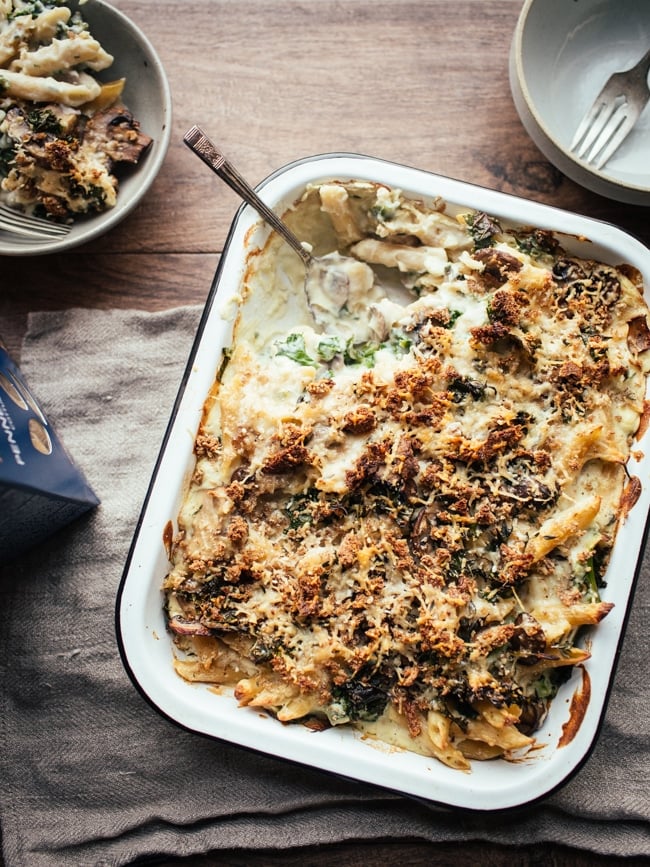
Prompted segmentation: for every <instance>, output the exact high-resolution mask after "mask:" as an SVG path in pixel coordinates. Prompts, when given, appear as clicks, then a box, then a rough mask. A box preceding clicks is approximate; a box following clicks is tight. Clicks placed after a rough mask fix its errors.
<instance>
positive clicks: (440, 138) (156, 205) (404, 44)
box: [0, 0, 650, 867]
mask: <svg viewBox="0 0 650 867" xmlns="http://www.w3.org/2000/svg"><path fill="white" fill-rule="evenodd" d="M522 2H523V0H400V2H394V0H309V2H305V0H303V2H299V0H238V2H232V0H230V2H229V0H191V2H190V0H186V2H184V3H179V2H178V0H113V3H114V5H115V6H117V7H118V8H119V9H121V10H122V11H123V12H125V13H126V14H127V15H128V16H129V17H131V18H132V19H133V20H134V21H135V22H136V23H138V24H139V25H140V26H141V27H142V28H143V29H144V30H145V32H146V33H147V35H148V37H149V39H150V40H151V42H152V43H153V44H154V46H155V47H156V49H157V51H158V53H159V55H160V58H161V60H162V62H163V64H164V66H165V67H166V70H167V74H168V77H169V82H170V85H171V89H172V94H173V99H174V120H173V134H172V142H171V147H170V150H169V152H168V156H167V159H166V161H165V164H164V165H163V167H162V170H161V172H160V174H159V176H158V178H157V180H156V182H155V183H154V185H153V187H152V188H151V190H150V191H149V193H148V195H147V196H146V198H145V199H144V201H143V202H142V203H141V205H140V206H139V208H138V209H137V210H136V211H135V212H134V213H133V214H131V216H130V217H128V218H127V219H126V220H125V221H124V222H123V223H121V224H120V225H119V226H117V227H116V228H115V229H113V230H112V231H111V232H110V233H109V234H108V235H106V236H104V237H102V238H100V239H97V240H95V241H93V242H91V243H89V244H87V245H86V246H83V247H81V248H78V249H77V250H75V251H74V252H72V253H67V254H61V255H52V256H44V257H35V258H31V259H30V258H13V257H2V261H1V262H0V335H2V336H3V339H4V341H5V343H6V344H7V345H8V347H9V349H10V351H11V352H12V353H13V354H14V356H15V357H16V358H19V355H20V343H21V339H22V335H23V333H24V329H25V324H26V317H27V314H28V313H29V312H30V311H33V310H58V309H63V308H67V307H73V306H83V307H90V308H113V307H116V308H117V307H119V308H137V309H144V310H152V311H153V310H164V309H167V308H171V307H175V306H177V305H183V304H197V303H202V302H203V301H204V300H205V298H206V295H207V293H208V290H209V288H210V282H211V279H212V277H213V274H214V271H215V268H216V265H217V262H218V259H219V254H220V251H221V249H222V245H223V242H224V240H225V238H226V234H227V231H228V227H229V225H230V222H231V220H232V218H233V215H234V213H235V211H236V209H237V207H238V206H239V201H238V199H237V198H236V196H235V194H234V193H232V192H231V191H230V190H229V189H227V188H226V187H225V186H224V185H223V183H222V182H221V181H220V180H219V179H218V178H216V177H215V176H213V175H211V174H210V173H209V172H208V170H207V169H206V168H205V166H203V164H202V163H200V161H199V160H198V159H197V158H196V157H195V156H193V155H192V154H191V153H190V152H189V151H188V150H187V148H186V147H185V146H184V145H183V144H182V135H183V133H184V132H185V131H186V130H187V129H188V128H189V127H190V126H191V125H192V124H194V123H198V124H200V125H201V126H203V127H204V128H205V130H206V131H207V132H208V134H209V135H210V136H211V137H212V138H213V139H214V140H215V141H217V142H218V143H219V144H220V145H221V147H222V148H223V150H224V151H225V152H226V154H227V155H228V156H229V157H230V158H231V160H232V161H233V162H234V163H235V165H237V166H238V168H239V169H240V170H241V171H242V173H243V174H244V175H245V176H246V177H247V178H248V179H249V181H251V182H252V183H258V182H259V181H261V180H262V179H263V178H264V177H266V176H267V175H268V174H270V173H271V172H272V171H274V170H275V169H277V168H279V167H280V166H282V165H283V164H285V163H287V162H290V161H291V160H294V159H297V158H301V157H305V156H309V155H313V154H319V153H325V152H334V151H352V152H355V153H363V154H368V155H371V156H376V157H380V158H383V159H387V160H393V161H397V162H401V163H406V164H408V165H412V166H416V167H418V168H422V169H426V170H430V171H433V172H436V173H439V174H443V175H449V176H451V177H454V178H458V179H461V180H464V181H469V182H471V183H474V184H479V185H483V186H487V187H490V188H494V189H498V190H503V191H505V192H508V193H514V194H516V195H520V196H524V197H527V198H530V199H533V200H535V201H541V202H546V203H550V204H554V205H558V206H560V207H564V208H567V209H570V210H574V211H578V212H579V213H582V214H586V215H589V216H592V217H596V218H599V219H603V220H607V221H610V222H613V223H615V224H617V225H619V226H621V227H623V228H626V229H628V230H630V231H631V232H633V233H634V234H636V235H637V236H638V237H640V238H641V239H642V240H643V241H645V242H646V243H650V219H649V217H650V212H649V211H648V209H646V208H640V207H631V206H626V205H622V204H617V203H615V202H612V201H609V200H607V199H604V198H601V197H599V196H597V195H595V194H592V193H589V192H587V191H586V190H583V189H581V188H580V187H578V186H577V185H575V184H574V183H573V182H571V181H569V180H568V179H567V178H565V177H564V176H563V175H562V174H561V173H560V172H559V171H557V170H556V169H555V168H554V167H553V166H552V165H550V164H549V163H548V162H547V161H546V159H545V158H544V157H543V156H542V154H541V153H540V152H539V151H538V150H537V148H536V147H535V145H534V144H533V142H532V141H531V139H530V138H529V137H528V135H527V133H526V132H525V130H524V128H523V127H522V125H521V122H520V120H519V117H518V115H517V113H516V111H515V108H514V105H513V102H512V99H511V95H510V90H509V84H508V51H509V46H510V40H511V37H512V33H513V30H514V27H515V24H516V20H517V16H518V14H519V10H520V8H521V5H522ZM61 363H64V361H63V359H62V360H61ZM251 845H252V846H254V841H252V842H251ZM335 861H336V863H337V864H339V865H344V867H345V865H347V867H352V865H361V864H364V865H365V864H368V863H375V862H379V861H387V862H388V863H398V862H399V863H401V864H403V865H424V864H438V865H443V864H444V865H446V864H449V865H451V864H454V865H457V867H463V865H469V864H470V863H471V864H474V863H476V862H477V861H478V862H479V863H481V864H484V865H505V864H506V863H508V864H511V863H513V862H514V863H516V864H521V865H533V864H542V863H543V864H555V865H583V864H584V865H587V864H589V865H591V864H598V863H603V864H605V863H607V864H611V863H613V862H614V861H615V859H612V858H607V859H599V858H597V857H594V856H593V855H588V854H587V853H579V852H576V851H574V850H567V849H563V848H561V847H550V848H547V849H545V850H540V848H539V847H532V846H531V847H529V848H525V849H521V850H517V851H516V853H513V851H512V850H511V849H508V848H506V847H501V846H487V845H485V844H482V843H481V844H478V843H469V844H467V845H464V846H459V845H457V844H454V845H448V846H439V845H435V846H433V845H428V844H422V843H419V842H417V841H411V842H408V843H396V842H381V843H380V844H359V843H350V844H345V845H340V846H336V847H328V848H324V849H318V850H312V851H308V852H305V851H304V850H298V851H295V852H294V851H286V852H279V853H256V852H247V853H245V854H241V853H239V854H238V853H225V854H223V853H222V854H220V855H218V856H213V857H209V856H204V857H200V858H194V859H190V861H189V862H188V861H173V862H172V861H171V860H169V861H167V862H165V863H166V864H167V865H171V864H172V863H174V864H188V863H190V864H192V865H197V867H199V865H200V867H208V865H213V864H217V863H218V864H220V865H244V864H246V865H252V864H268V865H293V864H296V865H297V864H307V865H310V864H311V865H324V864H329V863H334V862H335ZM625 863H626V864H636V863H639V864H640V863H642V862H641V861H639V860H636V861H635V860H633V861H629V860H628V861H626V862H625ZM644 863H647V862H644Z"/></svg>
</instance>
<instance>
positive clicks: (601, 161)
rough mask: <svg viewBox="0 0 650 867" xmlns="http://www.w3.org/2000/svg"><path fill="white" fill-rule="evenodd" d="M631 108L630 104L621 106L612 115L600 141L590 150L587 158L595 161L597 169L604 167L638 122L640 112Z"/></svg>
mask: <svg viewBox="0 0 650 867" xmlns="http://www.w3.org/2000/svg"><path fill="white" fill-rule="evenodd" d="M629 109H630V107H629V106H621V108H619V110H618V111H617V112H616V113H615V114H614V115H613V116H612V120H611V122H610V124H609V126H608V127H607V128H605V129H604V130H603V131H602V133H601V134H600V136H599V138H598V141H596V143H595V144H594V146H593V148H592V149H591V151H590V152H589V156H588V157H587V159H588V161H589V162H594V165H595V166H596V168H597V169H600V168H602V167H603V166H604V165H605V163H606V162H607V160H609V159H610V157H611V156H612V155H613V154H614V152H615V151H617V150H618V148H619V147H620V146H621V145H622V144H623V142H624V141H625V139H626V138H627V136H628V133H629V132H630V130H631V129H632V127H633V126H634V124H635V123H636V121H637V118H638V116H639V112H635V111H634V110H631V111H630V110H629ZM626 111H627V112H628V113H626Z"/></svg>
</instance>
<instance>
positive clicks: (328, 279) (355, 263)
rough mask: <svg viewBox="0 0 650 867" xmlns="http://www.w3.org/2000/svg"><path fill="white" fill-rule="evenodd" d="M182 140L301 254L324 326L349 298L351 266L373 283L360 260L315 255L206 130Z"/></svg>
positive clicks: (314, 309) (315, 312)
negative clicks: (366, 275)
mask: <svg viewBox="0 0 650 867" xmlns="http://www.w3.org/2000/svg"><path fill="white" fill-rule="evenodd" d="M183 142H184V143H185V144H186V145H187V146H188V147H189V148H190V150H192V151H193V152H194V153H195V154H196V155H197V156H198V157H199V158H200V159H202V160H203V162H204V163H205V164H206V165H207V166H209V167H210V168H211V169H212V171H213V172H215V173H216V174H217V175H219V177H220V178H221V179H222V180H223V181H225V182H226V183H227V184H228V186H229V187H230V188H231V189H232V190H234V191H235V192H236V193H237V195H239V196H240V197H241V198H242V199H243V200H244V201H245V202H246V203H247V204H249V205H250V206H251V207H252V208H254V209H255V210H256V211H257V213H258V214H259V215H260V216H261V217H263V218H264V220H266V222H267V223H268V224H269V225H270V226H271V227H272V228H273V229H275V231H276V232H277V233H278V234H279V235H281V236H282V237H283V238H284V240H285V241H286V242H287V244H289V245H290V247H291V248H292V249H293V250H295V252H296V253H297V254H298V255H299V256H300V258H301V259H302V261H303V262H304V263H305V266H306V269H307V270H306V274H305V284H304V289H305V294H306V296H307V304H308V306H309V309H310V312H311V314H312V316H313V318H314V321H315V322H316V323H317V325H319V326H321V327H327V326H329V325H331V324H332V322H333V321H334V320H335V319H336V318H337V316H338V314H339V313H340V311H341V310H342V309H343V307H344V306H345V304H346V303H347V301H348V297H349V293H350V271H349V269H350V268H354V269H359V268H360V267H361V268H363V267H365V268H368V272H369V275H370V276H369V279H370V281H371V282H372V276H371V271H370V269H369V267H368V266H367V265H365V264H363V263H361V262H360V261H359V260H358V259H353V258H352V257H348V256H342V255H341V254H340V253H338V252H334V253H328V254H327V255H326V256H313V255H312V254H311V253H310V252H309V250H308V249H307V248H306V247H305V246H304V245H303V244H302V242H301V241H300V240H299V239H298V238H297V237H296V235H294V233H293V232H292V231H291V229H289V227H288V226H287V225H286V224H285V223H284V222H283V221H282V220H281V219H280V218H279V217H278V215H277V214H275V213H274V212H273V211H272V210H271V209H270V208H269V206H268V205H266V204H265V203H264V202H263V201H262V199H261V198H260V197H259V195H258V194H257V193H256V192H255V190H254V189H253V188H252V187H251V186H250V184H248V182H247V181H246V180H244V178H243V177H242V176H241V175H240V173H239V172H238V171H237V169H236V168H235V167H234V166H233V165H232V164H231V163H230V162H229V161H228V160H227V159H226V158H225V156H224V155H223V154H222V153H221V151H220V150H219V149H218V148H217V147H216V145H215V144H214V143H213V142H211V141H210V139H209V138H208V137H207V135H206V134H205V133H204V132H203V130H201V129H200V128H199V127H198V126H193V127H192V128H191V129H190V130H188V132H186V133H185V135H184V136H183Z"/></svg>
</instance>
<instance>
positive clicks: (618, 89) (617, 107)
mask: <svg viewBox="0 0 650 867" xmlns="http://www.w3.org/2000/svg"><path fill="white" fill-rule="evenodd" d="M649 69H650V50H649V51H647V52H646V53H645V54H644V55H643V57H642V58H641V60H639V62H638V63H637V64H636V65H635V66H633V67H632V68H631V69H626V70H623V71H622V72H615V73H614V74H613V75H612V76H610V78H609V79H608V80H607V82H606V83H605V86H604V87H603V89H602V90H601V91H600V93H599V94H598V96H597V97H596V99H595V100H594V103H593V105H592V107H591V108H590V109H589V111H588V112H587V113H586V114H585V116H584V117H583V119H582V121H581V122H580V125H579V126H578V129H577V130H576V134H575V135H574V137H573V141H572V142H571V150H572V151H574V152H575V154H576V155H577V156H578V157H580V158H581V159H584V160H585V162H587V163H593V164H594V165H595V166H596V168H597V169H601V168H602V167H603V166H604V165H605V163H606V162H607V160H608V159H610V157H611V156H612V155H613V154H614V152H615V151H616V150H617V149H618V148H619V147H620V146H621V145H622V144H623V141H624V140H625V139H626V138H627V136H628V135H629V133H630V132H631V130H632V127H633V126H634V124H635V123H636V122H637V120H638V119H639V115H640V114H641V112H642V111H643V109H644V108H645V106H646V104H647V102H648V100H649V99H650V87H648V70H649Z"/></svg>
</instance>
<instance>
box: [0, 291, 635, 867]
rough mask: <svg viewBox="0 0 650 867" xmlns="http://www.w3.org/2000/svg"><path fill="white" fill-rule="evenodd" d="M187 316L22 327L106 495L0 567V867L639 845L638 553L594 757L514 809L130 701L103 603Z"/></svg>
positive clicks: (61, 318)
mask: <svg viewBox="0 0 650 867" xmlns="http://www.w3.org/2000/svg"><path fill="white" fill-rule="evenodd" d="M199 312H200V311H199V309H198V308H195V307H192V308H181V309H178V310H174V311H171V312H166V313H162V314H146V313H142V312H123V311H119V312H118V311H112V312H98V311H88V310H72V311H67V312H58V313H39V314H35V315H33V316H32V317H31V319H30V323H29V331H28V334H27V336H26V339H25V345H24V350H23V359H22V365H21V366H22V369H23V370H24V372H25V374H26V376H27V379H28V381H29V382H30V385H31V387H32V388H33V390H34V391H35V393H36V394H37V395H38V396H39V399H40V400H41V402H42V403H43V404H44V405H45V407H46V409H47V411H48V412H49V414H50V416H51V418H52V420H53V422H54V424H55V425H56V426H57V429H58V431H59V433H60V434H61V436H62V438H63V439H64V441H65V443H66V445H67V447H68V449H69V451H70V452H71V453H72V455H73V456H74V457H75V459H76V461H77V462H78V463H79V465H80V466H81V468H82V469H83V470H84V472H85V473H86V475H87V477H88V480H89V482H90V484H91V485H92V486H93V488H94V489H95V491H96V492H97V494H98V496H99V497H100V498H101V500H102V505H101V506H100V507H99V508H98V509H97V510H96V511H95V512H93V513H92V514H89V515H87V516H84V517H83V518H81V519H79V520H78V521H77V522H76V523H75V524H74V525H71V526H70V527H68V528H66V529H65V530H63V531H61V532H59V533H58V534H57V535H56V536H55V537H53V538H52V539H51V540H50V542H49V543H47V544H44V545H42V546H41V547H40V548H39V549H37V550H33V551H31V552H30V553H29V554H28V555H26V556H24V557H23V558H22V559H20V560H19V561H17V562H14V563H12V564H10V565H6V566H4V567H3V568H2V569H0V593H1V594H2V600H3V604H2V612H3V613H2V617H0V666H1V667H2V673H1V679H0V697H1V712H2V719H1V727H0V805H1V811H2V812H1V819H2V833H3V846H4V857H5V859H6V864H7V867H18V865H25V867H53V865H61V864H66V865H69V867H75V865H84V867H88V865H92V864H94V865H118V864H125V863H128V862H129V861H131V860H133V859H135V858H137V857H145V856H154V855H160V856H163V855H172V854H173V855H188V854H191V853H198V852H205V851H208V850H211V849H220V848H223V849H226V848H239V847H241V848H253V847H254V848H265V847H291V846H298V845H303V846H304V845H314V844H324V843H329V842H335V841H341V840H364V839H376V840H378V839H387V838H403V839H410V840H413V839H419V840H429V841H454V840H464V839H465V840H486V841H494V842H499V843H509V844H516V843H527V844H530V843H534V842H544V841H554V842H558V843H564V844H567V845H569V846H575V847H581V848H584V849H587V850H591V851H593V852H597V853H602V854H611V855H636V856H640V855H648V854H650V833H649V832H650V798H649V797H648V795H649V789H648V779H649V778H650V726H649V721H648V707H649V706H650V690H649V689H648V666H647V656H646V652H647V648H646V647H645V646H644V639H645V636H646V634H647V633H646V627H647V623H648V620H649V615H650V611H649V610H648V608H649V603H650V586H649V582H648V576H649V575H650V559H649V560H647V562H646V567H645V569H644V574H643V576H642V578H641V580H640V583H639V587H638V590H637V594H636V604H635V606H634V609H633V611H632V615H631V618H630V622H629V628H628V633H627V640H626V642H625V645H624V649H623V654H622V658H621V661H620V665H619V670H618V676H617V679H616V685H615V688H614V692H613V694H612V697H611V700H610V704H609V709H608V712H607V717H606V720H605V724H604V727H603V730H602V733H601V736H600V739H599V741H598V744H597V746H596V749H595V751H594V752H593V754H592V757H591V758H590V760H589V761H588V762H587V764H586V765H585V766H584V768H583V769H582V770H581V771H580V773H579V774H578V775H577V776H576V777H575V778H574V779H573V780H572V781H571V782H570V783H569V784H568V785H567V786H566V787H564V788H563V789H562V790H561V791H559V792H557V793H556V794H554V795H553V796H552V797H550V798H549V799H548V800H546V801H545V802H543V803H542V804H539V805H537V806H534V807H531V808H527V809H524V810H523V811H521V812H519V813H518V814H516V815H515V814H505V815H499V816H494V815H487V816H486V815H475V814H464V813H458V812H454V811H449V810H444V809H438V808H435V807H430V806H428V805H426V804H423V803H419V802H416V801H413V800H410V799H408V798H403V797H401V796H397V795H394V794H391V793H389V792H384V791H382V790H380V789H376V788H373V787H371V786H368V785H364V784H361V783H356V782H353V781H349V780H344V779H339V778H337V777H335V776H333V775H329V774H326V773H321V772H319V771H313V770H310V769H307V768H302V767H297V766H295V765H293V764H289V763H286V762H282V761H280V760H275V759H273V758H270V757H267V756H264V755H262V754H259V755H258V754H254V753H252V752H250V751H247V750H244V749H240V748H238V747H235V746H232V745H229V744H225V743H219V742H214V741H211V740H209V739H206V738H203V737H200V736H198V735H193V734H191V733H189V732H186V731H183V730H180V729H178V728H177V727H175V726H174V725H173V724H172V723H170V722H168V721H167V720H165V719H163V718H162V717H160V716H159V715H158V714H157V713H156V711H155V710H153V709H152V708H151V707H150V706H149V705H148V704H146V703H145V701H144V700H143V699H142V698H141V697H140V695H139V694H138V693H137V691H136V690H135V688H134V687H133V685H132V684H131V682H130V680H129V679H128V677H127V675H126V673H125V672H124V670H123V668H122V664H121V661H120V657H119V654H118V650H117V646H116V640H115V635H114V619H113V611H114V602H115V594H116V590H117V587H118V584H119V580H120V576H121V572H122V567H123V565H124V561H125V558H126V554H127V550H128V546H129V543H130V539H131V536H132V533H133V529H134V526H135V522H136V519H137V515H138V512H139V509H140V506H141V504H142V500H143V498H144V494H145V490H146V487H147V483H148V479H149V476H150V473H151V471H152V468H153V464H154V460H155V457H156V454H157V451H158V447H159V445H160V442H161V439H162V436H163V433H164V429H165V424H166V420H167V418H168V416H169V413H170V410H171V406H172V403H173V399H174V396H175V393H176V390H177V388H178V385H179V382H180V379H181V375H182V372H183V369H184V365H185V360H186V358H187V355H188V353H189V349H190V346H191V343H192V338H193V332H194V329H195V326H196V323H197V321H198V316H199Z"/></svg>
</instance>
